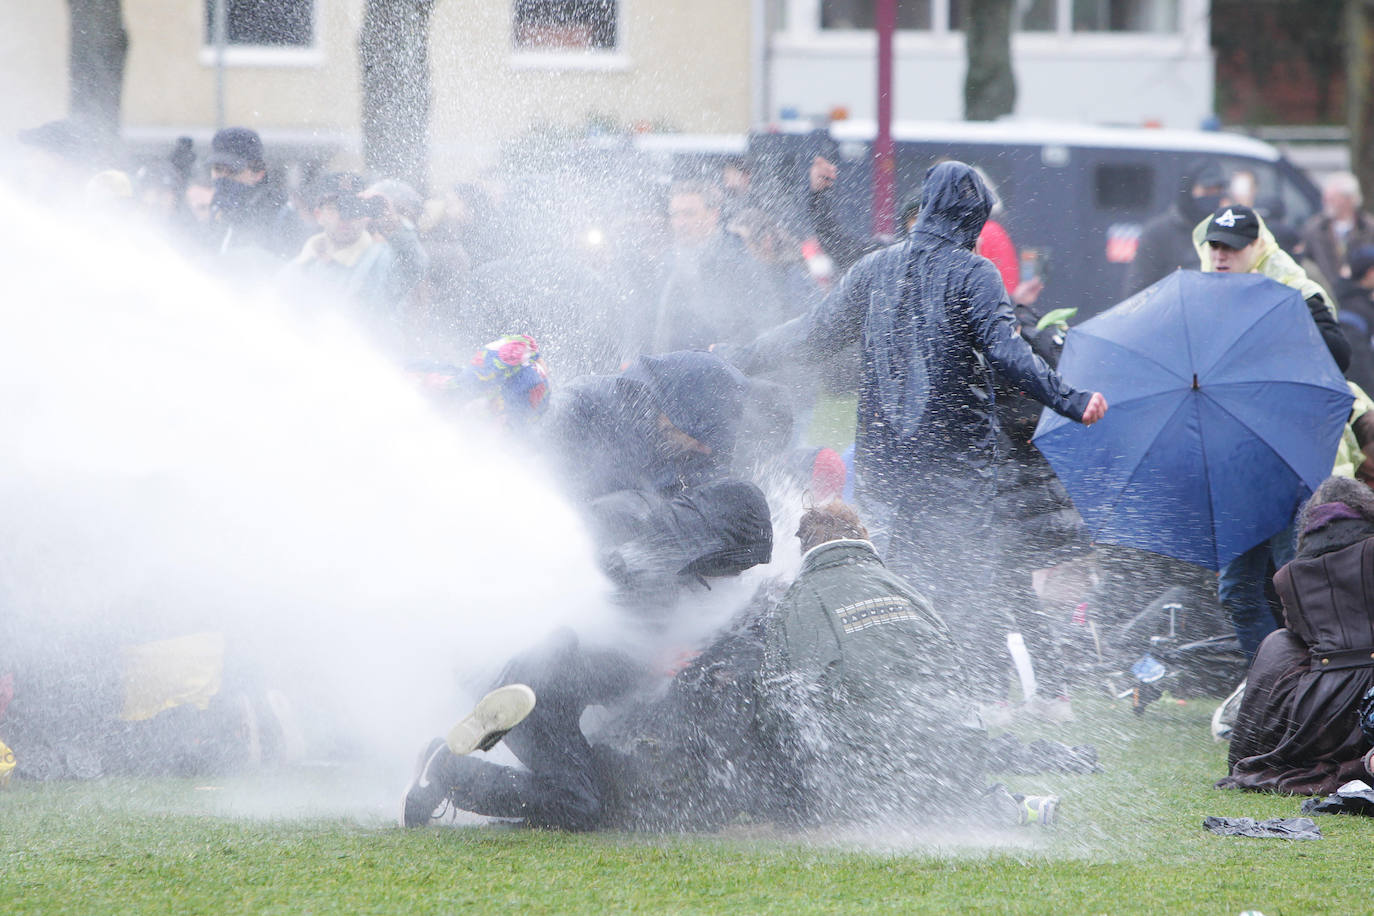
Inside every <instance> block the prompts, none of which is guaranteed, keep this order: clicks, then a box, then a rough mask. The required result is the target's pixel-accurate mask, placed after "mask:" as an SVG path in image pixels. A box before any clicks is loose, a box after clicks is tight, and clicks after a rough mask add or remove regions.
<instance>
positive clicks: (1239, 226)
mask: <svg viewBox="0 0 1374 916" xmlns="http://www.w3.org/2000/svg"><path fill="white" fill-rule="evenodd" d="M1257 238H1259V217H1258V216H1256V215H1255V211H1254V210H1251V209H1250V208H1249V207H1247V206H1244V205H1243V204H1230V205H1229V206H1225V207H1221V208H1220V209H1218V210H1217V212H1215V213H1213V214H1212V218H1211V219H1209V220H1208V221H1207V234H1206V235H1204V236H1203V237H1202V240H1203V241H1204V242H1217V243H1218V244H1221V245H1225V246H1226V247H1227V248H1244V247H1245V246H1246V245H1249V244H1250V243H1251V242H1253V241H1254V240H1255V239H1257Z"/></svg>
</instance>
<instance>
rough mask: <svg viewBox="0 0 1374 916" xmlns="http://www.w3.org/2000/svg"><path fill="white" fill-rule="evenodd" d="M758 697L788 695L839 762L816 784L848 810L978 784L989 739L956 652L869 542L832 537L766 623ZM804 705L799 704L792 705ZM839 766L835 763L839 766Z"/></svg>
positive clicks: (798, 716)
mask: <svg viewBox="0 0 1374 916" xmlns="http://www.w3.org/2000/svg"><path fill="white" fill-rule="evenodd" d="M768 629H769V632H768V636H767V639H766V642H765V650H764V653H765V655H764V682H765V684H768V685H769V689H766V690H765V691H764V696H767V697H780V696H790V697H791V700H792V702H793V703H794V704H795V705H794V706H793V708H792V709H790V710H789V712H790V715H789V716H788V717H787V718H788V719H789V720H790V721H808V720H809V721H811V722H812V723H813V725H814V726H815V728H817V729H818V730H819V732H820V734H821V736H822V740H821V741H819V742H818V741H815V740H812V741H810V742H809V743H810V745H811V746H813V747H815V746H820V747H828V748H830V749H831V753H832V754H835V755H838V758H839V759H838V761H837V759H831V760H828V761H826V762H825V765H823V766H819V767H817V768H816V770H817V771H818V772H820V773H822V774H824V776H825V778H827V779H830V780H832V781H834V782H838V783H840V784H839V785H833V784H832V785H830V786H815V787H812V789H813V792H815V793H816V794H818V795H820V796H822V799H823V800H822V807H824V802H825V799H826V798H827V797H828V799H829V800H831V801H832V802H833V803H834V804H835V805H838V806H840V807H843V808H845V809H847V810H851V811H852V810H853V809H854V808H855V807H856V806H859V805H862V804H863V803H864V802H865V801H873V800H875V799H877V800H880V801H882V803H883V804H887V805H889V806H890V804H891V800H892V798H893V797H894V793H895V794H896V796H900V797H902V798H906V799H908V800H910V801H912V802H916V801H918V800H919V801H920V803H921V804H923V805H925V807H926V809H927V810H928V809H929V805H930V801H931V799H932V798H937V799H938V798H953V797H955V796H957V795H958V794H959V793H962V792H966V791H969V790H970V789H972V788H975V787H977V786H978V785H979V779H980V777H981V764H980V763H978V762H977V761H980V760H981V759H982V758H981V755H980V753H979V750H978V749H979V747H981V742H982V741H983V739H984V738H985V733H984V732H983V730H982V728H981V726H980V725H979V724H978V723H977V721H976V719H974V718H973V717H972V703H971V701H970V700H969V690H968V686H967V681H966V675H965V672H964V668H963V663H962V659H961V657H960V653H959V650H958V648H957V647H956V646H955V644H954V642H953V640H952V638H951V637H950V633H949V629H948V628H947V627H946V625H945V623H944V621H943V620H942V619H941V618H940V616H939V614H937V613H936V612H935V610H934V609H933V608H932V607H931V605H930V602H929V601H927V600H926V599H925V598H924V597H923V596H922V595H921V594H920V593H919V592H917V591H916V590H915V589H913V588H912V587H911V586H910V585H908V584H906V583H905V582H903V581H902V580H901V579H900V578H898V577H897V576H896V575H894V574H893V573H892V572H890V571H889V570H888V569H887V567H886V566H884V565H883V563H882V560H880V559H879V558H878V555H877V553H876V552H875V551H874V549H873V545H872V544H870V543H869V542H867V541H855V540H840V541H830V542H827V543H825V544H821V545H818V546H817V547H814V548H812V549H811V550H810V551H808V552H807V553H806V555H805V556H804V557H803V558H802V568H801V572H800V573H799V574H798V576H797V579H796V581H795V582H793V584H792V587H791V588H790V589H788V591H787V593H786V594H785V595H783V597H782V599H781V600H780V601H779V602H778V604H777V606H776V607H775V608H774V610H773V612H772V613H771V614H770V615H769V618H768ZM799 710H801V711H800V712H799ZM837 763H838V765H837Z"/></svg>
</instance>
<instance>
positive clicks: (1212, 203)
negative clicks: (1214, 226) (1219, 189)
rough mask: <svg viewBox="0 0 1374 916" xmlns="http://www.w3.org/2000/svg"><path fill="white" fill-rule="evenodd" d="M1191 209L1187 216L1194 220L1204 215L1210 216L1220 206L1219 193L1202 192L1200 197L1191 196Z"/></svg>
mask: <svg viewBox="0 0 1374 916" xmlns="http://www.w3.org/2000/svg"><path fill="white" fill-rule="evenodd" d="M1192 201H1193V202H1192V204H1191V205H1190V206H1191V211H1190V212H1189V214H1188V215H1189V216H1191V217H1192V218H1193V219H1194V220H1200V219H1202V218H1203V217H1204V216H1211V215H1212V214H1213V213H1215V212H1217V210H1218V209H1220V208H1221V195H1220V194H1204V195H1202V196H1201V197H1194V198H1192Z"/></svg>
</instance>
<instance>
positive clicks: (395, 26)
mask: <svg viewBox="0 0 1374 916" xmlns="http://www.w3.org/2000/svg"><path fill="white" fill-rule="evenodd" d="M433 10H434V0H367V7H366V10H365V11H364V13H363V23H362V28H361V30H360V31H359V33H358V63H359V67H360V70H361V72H362V95H363V110H362V125H363V160H364V161H365V162H366V163H367V167H368V168H369V169H370V170H372V171H373V172H376V173H378V174H385V175H389V176H391V177H395V178H400V179H403V180H405V181H408V182H410V183H411V184H413V185H414V186H415V187H417V188H423V187H424V184H425V166H426V160H427V158H428V155H429V105H430V75H429V18H430V13H431V12H432V11H433Z"/></svg>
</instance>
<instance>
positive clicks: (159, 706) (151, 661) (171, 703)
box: [119, 633, 224, 722]
mask: <svg viewBox="0 0 1374 916" xmlns="http://www.w3.org/2000/svg"><path fill="white" fill-rule="evenodd" d="M121 654H122V655H123V682H124V708H123V710H122V711H121V712H120V714H119V717H120V718H121V719H123V720H125V721H126V722H140V721H142V720H144V719H151V718H152V717H153V716H155V715H157V714H158V713H160V712H162V711H163V710H167V709H172V708H173V707H176V706H181V705H183V704H190V705H192V706H195V707H196V708H198V709H207V708H208V707H209V706H210V698H211V697H213V696H214V695H215V694H217V693H219V688H220V682H221V680H222V679H223V676H224V634H223V633H193V634H191V635H190V636H178V637H176V638H174V639H160V640H157V641H156V642H145V643H138V644H137V645H132V646H125V647H124V648H123V649H122V650H121Z"/></svg>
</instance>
